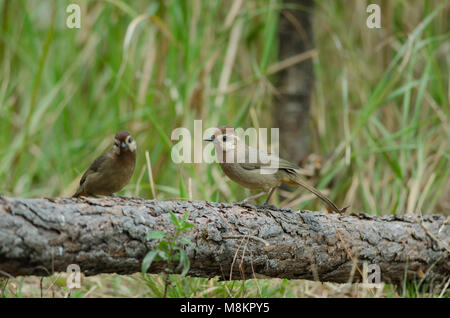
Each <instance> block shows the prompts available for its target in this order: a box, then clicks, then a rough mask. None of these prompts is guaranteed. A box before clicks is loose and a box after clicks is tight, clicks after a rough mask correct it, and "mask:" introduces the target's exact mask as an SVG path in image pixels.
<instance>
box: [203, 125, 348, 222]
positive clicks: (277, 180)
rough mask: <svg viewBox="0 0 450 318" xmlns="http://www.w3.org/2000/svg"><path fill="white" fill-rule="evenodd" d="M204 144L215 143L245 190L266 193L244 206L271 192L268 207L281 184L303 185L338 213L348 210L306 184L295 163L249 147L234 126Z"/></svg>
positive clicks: (230, 172) (224, 166)
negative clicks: (340, 207)
mask: <svg viewBox="0 0 450 318" xmlns="http://www.w3.org/2000/svg"><path fill="white" fill-rule="evenodd" d="M204 141H211V142H213V143H214V147H215V149H216V154H217V156H218V158H219V164H220V167H221V168H222V170H223V172H225V174H226V175H227V176H228V177H229V178H230V179H231V180H233V181H234V182H236V183H238V184H240V185H241V186H243V187H245V188H249V189H262V190H263V192H261V193H258V194H256V195H253V196H251V197H249V198H247V199H245V200H243V201H241V202H240V203H247V202H248V201H249V200H253V199H256V198H258V197H260V196H262V195H264V194H266V193H269V195H268V196H267V198H266V200H265V201H264V205H267V203H268V202H269V199H270V197H271V196H272V194H273V192H274V191H275V189H276V188H277V187H278V186H279V185H280V184H281V183H287V184H291V185H299V186H302V187H304V188H305V189H307V190H309V191H310V192H312V193H314V194H315V195H316V196H317V197H319V198H320V199H321V200H322V201H324V202H325V203H326V204H327V205H328V207H329V208H330V209H331V210H332V211H334V212H337V213H341V212H344V211H345V210H346V209H347V207H346V208H343V209H339V208H338V207H337V206H336V205H335V204H334V203H333V202H332V201H331V200H330V199H328V198H327V197H326V196H325V195H324V194H323V193H321V192H320V191H319V190H317V189H315V188H314V187H312V186H310V185H309V184H307V183H305V182H304V181H303V180H302V179H301V177H300V173H299V171H300V168H299V167H297V166H296V165H295V164H293V163H290V162H289V161H286V160H284V159H281V158H279V157H277V156H276V155H274V154H270V153H266V152H263V151H261V150H258V149H255V148H253V147H250V146H247V145H246V144H245V142H243V141H242V140H241V139H239V137H238V136H237V134H236V132H235V130H234V129H233V128H232V127H228V126H223V127H220V128H218V129H217V130H216V131H215V133H214V134H213V135H212V136H211V137H210V138H206V139H204ZM250 159H252V160H250Z"/></svg>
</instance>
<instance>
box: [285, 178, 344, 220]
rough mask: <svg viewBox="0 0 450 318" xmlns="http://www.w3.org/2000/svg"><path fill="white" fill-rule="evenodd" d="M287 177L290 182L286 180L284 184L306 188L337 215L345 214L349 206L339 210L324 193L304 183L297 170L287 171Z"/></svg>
mask: <svg viewBox="0 0 450 318" xmlns="http://www.w3.org/2000/svg"><path fill="white" fill-rule="evenodd" d="M286 172H287V173H286V175H287V177H288V180H284V182H286V183H289V184H296V185H299V186H301V187H303V188H305V189H306V190H308V191H310V192H312V193H314V194H315V195H316V196H317V197H318V198H319V199H321V200H322V201H323V202H325V203H326V204H327V205H328V207H329V208H330V209H331V210H332V211H334V212H337V213H344V212H345V210H347V208H348V206H347V207H345V208H342V209H339V208H338V207H337V205H336V204H334V202H333V201H331V200H330V199H328V198H327V197H326V196H325V195H324V194H323V193H322V192H320V191H319V190H317V189H316V188H314V187H312V186H310V185H309V184H307V183H306V182H304V181H303V180H302V179H301V177H300V176H299V174H298V173H297V172H295V170H288V171H286Z"/></svg>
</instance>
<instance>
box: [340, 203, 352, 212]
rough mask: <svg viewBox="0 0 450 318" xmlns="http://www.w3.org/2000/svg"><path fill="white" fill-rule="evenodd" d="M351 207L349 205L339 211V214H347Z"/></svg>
mask: <svg viewBox="0 0 450 318" xmlns="http://www.w3.org/2000/svg"><path fill="white" fill-rule="evenodd" d="M349 207H350V205H347V206H346V207H343V208H342V209H340V210H339V213H345V211H347V209H348V208H349Z"/></svg>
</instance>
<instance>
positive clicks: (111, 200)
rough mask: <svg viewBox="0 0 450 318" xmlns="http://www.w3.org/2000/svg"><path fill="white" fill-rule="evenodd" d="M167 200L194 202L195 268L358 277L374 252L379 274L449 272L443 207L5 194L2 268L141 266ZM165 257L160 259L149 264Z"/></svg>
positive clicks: (125, 269)
mask: <svg viewBox="0 0 450 318" xmlns="http://www.w3.org/2000/svg"><path fill="white" fill-rule="evenodd" d="M168 210H171V211H173V212H174V213H175V214H176V215H179V216H181V215H183V214H184V213H185V212H186V211H189V218H188V220H189V222H191V223H193V224H194V226H195V227H194V228H193V229H192V231H190V232H188V233H186V234H185V236H186V237H187V238H188V239H190V240H191V241H192V242H193V243H194V246H193V247H190V246H186V252H187V255H188V256H189V258H190V269H189V272H188V275H189V276H197V277H214V276H220V277H221V279H226V280H227V279H230V278H231V279H250V278H255V277H278V278H289V279H311V280H312V279H315V280H319V281H322V282H325V281H329V282H338V283H345V282H348V281H349V280H352V281H353V282H358V281H361V277H362V275H361V271H360V270H361V269H362V268H363V262H367V264H369V265H371V264H372V265H373V264H375V265H376V266H377V267H378V268H379V271H380V273H379V274H380V278H381V282H388V283H401V282H403V280H404V278H405V277H406V279H407V280H409V281H412V280H414V279H416V280H419V279H421V278H423V279H424V280H425V281H435V282H436V281H439V282H442V281H446V280H447V279H448V278H449V273H450V259H449V248H448V246H449V244H450V235H449V234H450V224H448V218H446V217H445V216H443V215H439V214H436V215H425V216H424V217H423V219H421V220H420V222H418V220H417V218H416V217H414V216H412V215H402V216H399V215H389V216H383V217H375V216H371V215H367V214H358V215H355V214H352V215H339V214H334V213H326V212H311V211H293V210H290V209H277V208H275V207H268V208H267V207H266V208H261V207H258V208H257V207H255V206H252V205H245V206H239V205H231V204H224V203H213V202H207V201H193V202H191V201H156V200H144V199H141V198H122V197H105V198H41V199H22V198H8V197H1V196H0V275H12V276H19V275H38V276H46V275H50V274H52V273H54V272H64V271H66V269H67V267H68V265H70V264H77V265H78V266H79V267H80V269H81V271H82V272H83V273H84V274H85V275H96V274H100V273H119V274H131V273H135V272H139V271H140V270H141V262H142V259H143V257H144V256H145V254H146V253H147V252H148V251H149V250H151V249H152V248H154V247H155V245H156V244H157V240H152V239H148V238H147V234H148V233H149V232H151V231H153V230H160V231H165V232H166V233H172V232H173V231H174V227H173V225H172V224H171V222H170V218H169V213H167V211H168ZM163 266H164V264H161V263H154V264H153V265H152V266H151V267H150V268H149V271H148V272H150V273H158V272H160V271H161V270H162V269H163ZM355 269H356V270H355ZM362 274H364V273H362ZM230 275H231V276H230Z"/></svg>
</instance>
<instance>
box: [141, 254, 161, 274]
mask: <svg viewBox="0 0 450 318" xmlns="http://www.w3.org/2000/svg"><path fill="white" fill-rule="evenodd" d="M158 253H159V251H158V250H152V251H150V252H148V253H147V255H145V257H144V259H143V260H142V274H145V273H146V272H147V270H148V268H149V267H150V266H151V265H152V263H153V261H154V259H155V257H156V256H157V255H158Z"/></svg>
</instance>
